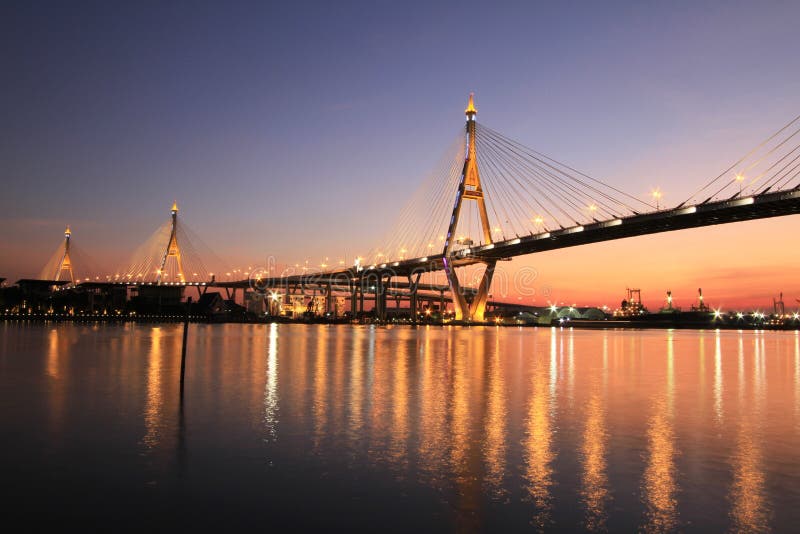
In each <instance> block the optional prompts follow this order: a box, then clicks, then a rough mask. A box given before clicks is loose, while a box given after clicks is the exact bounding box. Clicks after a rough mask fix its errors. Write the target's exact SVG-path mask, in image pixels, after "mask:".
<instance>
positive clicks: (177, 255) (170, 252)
mask: <svg viewBox="0 0 800 534" xmlns="http://www.w3.org/2000/svg"><path fill="white" fill-rule="evenodd" d="M169 212H170V215H172V229H171V231H170V234H169V241H167V248H166V250H164V254H163V255H162V256H161V264H160V265H159V267H158V272H157V275H156V283H157V284H161V282H162V277H163V275H164V269H165V268H166V266H167V260H168V259H169V258H174V259H175V263H176V265H177V267H178V278H179V280H178V281H179V282H185V281H186V277H185V276H184V272H183V262H182V261H181V247H180V245H178V202H177V201H175V202H173V203H172V208H171V209H170V211H169Z"/></svg>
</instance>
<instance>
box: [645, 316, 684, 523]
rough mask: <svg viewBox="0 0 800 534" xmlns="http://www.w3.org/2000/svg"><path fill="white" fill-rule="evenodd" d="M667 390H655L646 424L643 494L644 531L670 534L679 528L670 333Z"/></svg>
mask: <svg viewBox="0 0 800 534" xmlns="http://www.w3.org/2000/svg"><path fill="white" fill-rule="evenodd" d="M666 363H667V369H666V377H665V382H666V383H665V387H664V389H663V390H662V391H656V393H655V394H654V395H653V400H652V404H651V408H650V410H651V415H650V419H649V421H648V424H647V465H646V467H645V471H644V481H643V492H644V495H643V497H644V502H645V506H646V511H645V524H644V527H643V530H644V531H645V532H668V531H671V530H674V529H675V528H676V527H677V526H678V513H677V499H676V493H677V473H676V470H675V455H676V452H677V451H676V449H675V435H674V431H673V428H672V419H673V405H674V380H675V347H674V333H673V332H672V331H670V332H669V333H668V334H667V362H666Z"/></svg>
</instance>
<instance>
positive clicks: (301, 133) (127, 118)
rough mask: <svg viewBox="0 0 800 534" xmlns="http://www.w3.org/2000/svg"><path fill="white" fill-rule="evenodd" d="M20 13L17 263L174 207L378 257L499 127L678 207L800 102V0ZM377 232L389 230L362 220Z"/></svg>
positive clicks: (227, 246) (8, 220) (1, 113)
mask: <svg viewBox="0 0 800 534" xmlns="http://www.w3.org/2000/svg"><path fill="white" fill-rule="evenodd" d="M429 4H433V3H431V2H419V3H414V2H387V1H372V2H363V3H347V2H318V3H316V2H282V3H267V2H219V3H215V4H213V3H201V2H170V3H166V2H135V3H134V2H132V3H129V4H128V5H121V3H118V2H96V3H92V2H78V3H65V2H53V3H47V2H4V3H3V4H2V6H1V7H0V43H2V44H1V45H0V66H1V67H2V73H3V83H2V84H0V124H2V126H1V127H0V162H1V164H0V183H1V184H2V194H0V219H2V226H0V250H1V251H2V255H0V276H8V277H9V278H13V277H16V276H23V275H35V274H36V273H38V271H39V269H40V268H41V267H42V266H43V264H44V263H45V262H46V261H47V258H48V257H49V256H50V254H51V253H52V251H53V250H55V248H56V247H57V245H58V243H59V241H60V238H61V232H62V230H63V226H64V224H66V223H69V224H70V225H71V226H72V230H73V232H74V241H75V243H78V244H80V246H81V248H83V249H84V250H86V251H87V252H88V253H89V254H90V255H91V256H92V257H93V258H94V259H95V261H97V263H99V264H100V265H102V266H112V265H119V264H122V263H125V262H126V261H127V258H128V255H129V253H130V252H131V251H132V250H133V249H134V248H136V246H138V245H139V244H141V243H142V242H143V241H145V240H146V239H147V237H148V236H149V235H150V234H151V233H152V232H153V230H154V229H155V228H156V227H157V226H158V225H159V224H161V223H162V222H163V221H164V220H166V218H167V217H168V210H169V207H170V205H171V203H172V201H173V199H177V200H178V202H179V204H180V205H181V208H182V210H181V215H182V216H183V217H184V220H185V221H186V222H187V223H188V224H189V225H190V226H191V227H192V229H193V230H194V231H195V232H196V233H197V234H200V235H201V236H202V238H203V240H204V241H205V243H206V244H207V245H208V246H210V247H211V248H212V249H213V250H214V251H215V252H216V253H217V254H218V255H219V256H221V257H224V258H226V259H228V261H229V262H230V265H236V264H241V265H244V264H245V263H254V262H257V261H259V260H261V261H263V258H264V257H266V256H267V255H276V256H277V257H278V259H279V261H282V262H288V263H294V262H296V261H302V260H303V259H306V258H311V259H312V262H316V260H317V259H319V258H320V257H322V256H326V255H330V256H342V255H344V254H347V256H348V257H351V256H352V255H354V254H358V253H362V252H366V251H367V250H368V249H369V248H370V247H371V246H372V245H373V244H374V243H375V240H377V239H379V238H380V236H381V235H382V234H383V233H384V232H385V231H386V230H387V229H388V228H389V226H390V225H391V222H392V218H393V216H394V214H395V213H396V212H397V211H399V209H400V207H401V206H402V205H403V204H404V203H405V201H406V200H407V199H408V198H409V197H410V196H411V194H412V192H413V191H414V190H415V189H416V188H417V186H418V185H419V184H420V182H421V181H422V180H423V179H424V177H425V174H426V173H427V172H428V171H429V170H430V169H431V168H432V166H433V165H434V164H435V163H436V162H437V160H438V158H439V157H440V156H441V154H442V152H443V150H444V149H445V148H446V147H447V145H448V144H449V143H450V142H451V141H452V139H453V138H454V136H455V135H456V134H457V133H458V132H459V131H460V129H461V128H462V125H463V108H464V105H465V102H466V98H467V95H468V93H469V92H470V91H474V92H475V93H476V104H477V107H478V110H479V115H478V120H479V121H481V122H483V123H485V124H487V125H488V126H491V127H492V128H494V129H495V130H498V131H501V132H504V133H505V134H506V135H508V136H510V137H512V138H515V139H518V140H520V141H521V142H523V143H525V144H526V145H528V146H531V147H534V148H536V149H537V150H541V151H543V152H545V153H547V154H549V155H552V156H554V157H557V158H559V159H561V160H563V161H565V162H568V163H570V164H571V165H573V166H576V167H578V168H580V169H582V170H586V171H588V172H590V173H592V174H593V175H594V176H597V177H601V178H603V179H604V180H606V181H607V182H609V183H611V184H613V185H615V186H617V187H619V188H621V189H624V190H626V191H628V192H630V193H632V194H636V195H641V196H646V195H647V194H648V192H649V191H650V190H651V189H652V188H653V187H654V186H660V187H661V188H662V189H664V191H665V198H664V201H665V202H666V203H669V202H670V201H674V202H675V203H677V202H679V201H680V200H681V199H682V198H683V197H686V196H688V195H689V193H691V192H692V190H693V189H694V188H695V187H696V186H697V185H699V184H701V183H703V182H705V181H706V180H708V179H709V178H711V177H713V176H716V174H717V173H718V172H719V171H720V170H721V169H723V168H725V167H726V166H727V165H728V164H729V163H730V162H732V161H734V160H736V159H737V158H738V157H739V156H741V155H743V154H744V153H745V152H747V150H749V149H750V148H751V147H752V146H754V145H755V144H756V143H758V142H759V141H761V140H762V139H763V138H764V137H766V136H767V135H769V134H770V133H772V132H773V131H775V130H776V129H777V128H778V127H780V126H782V125H783V124H784V123H785V122H787V121H788V120H789V119H791V118H792V117H794V116H796V115H797V113H798V110H800V100H798V95H800V68H798V67H800V64H799V63H800V60H798V55H797V47H798V44H797V21H798V20H800V4H798V3H797V2H719V3H717V5H714V4H713V3H711V2H631V3H629V4H623V3H614V2H547V3H545V2H511V3H503V2H498V3H494V2H481V3H474V4H470V3H468V2H452V3H440V2H437V3H435V4H436V7H432V6H431V5H429ZM365 221H366V222H367V223H368V224H364V223H365Z"/></svg>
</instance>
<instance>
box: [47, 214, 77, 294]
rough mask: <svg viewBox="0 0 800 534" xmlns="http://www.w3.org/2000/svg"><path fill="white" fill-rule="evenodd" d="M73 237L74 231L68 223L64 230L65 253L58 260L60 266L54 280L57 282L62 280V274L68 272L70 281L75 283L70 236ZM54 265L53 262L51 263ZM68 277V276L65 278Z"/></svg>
mask: <svg viewBox="0 0 800 534" xmlns="http://www.w3.org/2000/svg"><path fill="white" fill-rule="evenodd" d="M70 237H72V231H71V230H70V229H69V225H67V228H66V230H64V254H63V255H62V256H61V259H60V260H59V262H58V266H57V267H56V273H55V276H54V277H53V280H55V281H56V282H58V281H60V280H61V275H62V274H66V275H67V276H69V281H70V283H72V284H74V283H75V275H74V274H73V272H72V259H71V258H70V257H69V238H70ZM51 265H52V264H51ZM64 279H65V280H66V279H67V278H66V276H65V278H64Z"/></svg>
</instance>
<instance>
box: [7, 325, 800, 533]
mask: <svg viewBox="0 0 800 534" xmlns="http://www.w3.org/2000/svg"><path fill="white" fill-rule="evenodd" d="M181 330H182V327H181V326H180V325H164V326H148V325H131V324H128V325H121V326H113V325H103V326H81V325H69V324H59V325H22V324H15V323H2V324H0V428H2V440H1V441H0V450H2V456H1V457H0V458H2V459H1V460H0V466H1V467H2V473H3V493H4V495H3V505H4V506H3V509H4V515H5V516H6V517H5V520H6V522H8V521H9V519H15V518H19V517H21V518H23V519H25V520H26V523H25V524H26V525H28V527H31V526H37V525H38V526H56V527H59V528H62V529H63V528H64V527H65V526H68V525H70V524H81V525H84V526H86V527H87V528H89V527H100V528H109V529H114V530H142V529H144V528H155V529H162V530H164V529H174V528H176V527H178V528H180V527H189V528H193V529H197V528H202V529H205V530H212V529H213V530H225V529H227V530H230V529H237V528H243V527H247V528H253V529H255V528H259V529H263V530H273V531H285V530H297V529H303V530H332V529H334V528H338V529H348V530H351V531H352V530H362V529H363V530H373V531H377V530H381V531H386V530H393V531H409V530H412V529H413V530H425V531H443V530H444V531H484V530H491V531H496V532H509V531H540V530H546V531H575V530H590V531H607V530H608V531H627V532H630V531H637V530H638V531H646V532H650V531H674V530H678V531H704V532H706V531H770V530H774V531H784V532H786V531H792V530H795V529H796V528H797V525H800V448H799V447H800V337H799V336H798V333H796V332H766V333H759V332H742V333H738V332H729V331H726V332H714V331H706V332H702V331H701V332H698V331H666V330H653V331H607V332H604V331H588V330H558V329H549V328H538V329H532V328H526V329H513V328H498V329H496V328H471V329H463V328H440V327H430V328H427V327H423V328H419V329H416V330H414V329H411V328H382V327H351V326H304V325H192V326H191V327H190V336H189V346H188V354H189V355H188V363H187V374H186V393H185V401H184V406H183V409H181V408H180V404H179V394H178V393H179V370H180V344H181Z"/></svg>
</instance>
